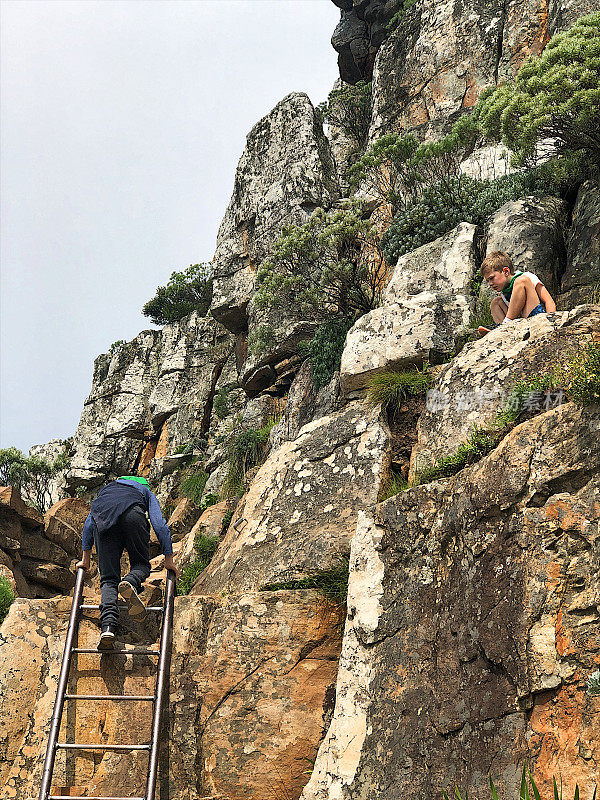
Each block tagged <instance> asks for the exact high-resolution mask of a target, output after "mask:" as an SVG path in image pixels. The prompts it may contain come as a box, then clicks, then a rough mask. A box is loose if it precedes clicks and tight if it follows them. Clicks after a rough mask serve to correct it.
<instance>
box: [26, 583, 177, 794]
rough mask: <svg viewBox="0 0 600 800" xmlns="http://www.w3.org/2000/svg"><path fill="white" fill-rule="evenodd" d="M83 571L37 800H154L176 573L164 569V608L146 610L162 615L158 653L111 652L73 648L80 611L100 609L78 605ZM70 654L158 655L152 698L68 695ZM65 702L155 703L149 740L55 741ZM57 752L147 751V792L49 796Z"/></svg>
mask: <svg viewBox="0 0 600 800" xmlns="http://www.w3.org/2000/svg"><path fill="white" fill-rule="evenodd" d="M84 573H85V570H84V569H83V567H80V568H79V569H78V570H77V580H76V582H75V590H74V593H73V605H72V606H71V616H70V617H69V627H68V628H67V639H66V642H65V649H64V652H63V659H62V665H61V668H60V675H59V679H58V687H57V690H56V700H55V701H54V712H53V714H52V724H51V726H50V736H49V738H48V747H47V749H46V759H45V761H44V771H43V774H42V785H41V788H40V793H39V800H154V796H155V788H156V775H157V771H158V748H159V744H160V727H161V717H162V709H163V702H164V696H165V690H166V687H167V679H168V663H169V658H168V657H169V648H170V643H171V633H172V630H173V607H174V597H175V573H174V572H173V571H172V570H167V580H166V588H165V601H164V605H163V606H149V607H148V609H147V610H148V611H156V612H162V613H163V619H162V625H161V631H160V645H159V649H158V650H150V649H146V648H144V649H142V648H139V649H127V650H126V649H116V648H115V649H114V650H95V649H91V648H81V647H77V646H74V642H76V640H77V632H78V630H79V622H80V620H81V612H82V611H97V610H98V609H99V608H100V606H98V605H86V604H83V603H82V602H81V600H82V596H83V578H84ZM73 653H98V655H111V654H112V655H123V654H128V655H147V656H150V655H152V656H158V670H157V675H156V685H155V690H154V694H153V695H87V694H85V695H84V694H68V693H67V682H68V679H69V670H70V668H71V657H72V655H73ZM65 700H107V701H111V700H114V701H139V700H147V701H149V702H150V701H151V702H152V703H153V704H154V714H153V717H152V737H151V740H150V742H149V743H148V744H128V745H127V744H121V745H119V744H83V743H77V744H66V743H60V742H59V741H58V734H59V730H60V723H61V720H62V712H63V707H64V703H65ZM58 750H106V751H109V750H111V751H119V752H121V751H129V750H147V751H148V753H149V756H150V758H149V762H148V778H147V782H146V793H145V795H144V796H143V797H128V798H126V797H102V798H100V797H89V796H86V797H76V796H74V795H62V794H50V787H51V784H52V774H53V772H54V760H55V758H56V753H57V751H58Z"/></svg>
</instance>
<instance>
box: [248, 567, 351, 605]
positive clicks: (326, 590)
mask: <svg viewBox="0 0 600 800" xmlns="http://www.w3.org/2000/svg"><path fill="white" fill-rule="evenodd" d="M348 573H349V560H348V558H347V557H345V556H340V557H339V559H338V561H337V563H336V564H335V565H334V566H333V567H331V568H330V569H323V570H318V571H317V572H315V573H313V574H312V575H309V576H308V577H306V578H300V579H299V580H295V581H283V582H281V583H270V584H269V585H268V586H264V587H263V588H262V589H261V591H262V592H276V591H278V590H280V589H292V590H293V589H318V590H319V591H321V592H323V594H324V595H325V597H327V598H328V599H329V600H331V601H333V602H334V603H336V604H339V605H343V604H345V603H346V600H347V599H348Z"/></svg>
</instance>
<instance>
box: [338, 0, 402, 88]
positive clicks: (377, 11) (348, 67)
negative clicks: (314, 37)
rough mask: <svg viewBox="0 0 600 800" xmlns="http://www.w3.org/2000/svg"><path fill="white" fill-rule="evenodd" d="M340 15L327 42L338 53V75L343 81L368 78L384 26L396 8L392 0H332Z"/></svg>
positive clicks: (382, 35)
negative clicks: (329, 40) (329, 42)
mask: <svg viewBox="0 0 600 800" xmlns="http://www.w3.org/2000/svg"><path fill="white" fill-rule="evenodd" d="M333 2H334V3H335V5H336V6H339V8H340V9H341V17H340V21H339V23H338V26H337V28H336V29H335V31H334V33H333V36H332V37H331V44H332V45H333V47H334V49H335V50H336V51H337V53H338V65H339V68H340V78H341V79H342V80H343V81H345V82H346V83H356V82H357V81H359V80H366V81H370V80H371V77H372V75H373V64H374V62H375V55H376V53H377V50H378V49H379V46H380V45H381V43H382V42H383V41H384V39H385V38H386V36H387V35H388V32H387V30H386V26H387V25H388V23H389V22H390V20H391V18H392V17H393V15H394V13H395V11H396V10H397V6H398V4H397V3H396V2H395V1H394V0H333Z"/></svg>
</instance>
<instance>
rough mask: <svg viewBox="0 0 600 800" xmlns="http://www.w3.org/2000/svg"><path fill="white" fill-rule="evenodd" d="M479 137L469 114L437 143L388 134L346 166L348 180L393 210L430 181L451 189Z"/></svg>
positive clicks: (423, 189)
mask: <svg viewBox="0 0 600 800" xmlns="http://www.w3.org/2000/svg"><path fill="white" fill-rule="evenodd" d="M480 137H481V131H480V129H479V127H478V125H477V123H476V122H475V121H474V120H472V119H471V117H470V116H465V117H462V118H461V119H460V120H458V122H456V123H455V124H454V125H453V127H452V130H451V132H450V133H449V134H448V135H447V136H444V138H443V139H440V140H439V141H437V142H429V143H427V144H421V145H420V144H419V142H418V141H417V139H416V138H415V137H414V136H412V135H407V136H403V135H401V134H398V133H389V134H387V135H385V136H382V137H381V138H380V139H377V141H375V142H373V144H372V145H371V146H370V147H369V149H368V150H367V152H366V153H365V154H364V155H363V156H362V157H361V158H360V159H359V160H358V161H357V162H356V164H354V165H353V166H352V167H351V168H350V171H349V175H350V182H351V184H352V185H353V186H362V187H363V188H365V189H366V190H367V191H368V192H370V193H371V194H373V195H374V196H375V197H377V198H379V199H380V200H381V201H382V202H385V203H389V204H390V205H391V207H392V213H396V212H397V211H398V210H399V209H401V208H403V207H405V206H406V205H407V204H410V203H411V202H414V200H415V199H416V198H418V197H419V195H420V194H421V193H422V192H423V191H425V190H426V189H427V187H429V186H431V185H432V184H438V185H441V186H445V187H447V189H448V190H449V191H454V189H453V186H454V183H455V181H456V179H457V177H458V176H459V175H460V169H459V168H460V164H461V162H462V161H463V160H464V159H465V158H466V157H467V156H468V155H469V154H470V153H471V152H472V151H473V149H474V148H475V146H476V144H477V141H478V139H479V138H480Z"/></svg>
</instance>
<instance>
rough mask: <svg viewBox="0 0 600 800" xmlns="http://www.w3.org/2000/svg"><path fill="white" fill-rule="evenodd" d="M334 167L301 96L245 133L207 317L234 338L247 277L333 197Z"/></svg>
mask: <svg viewBox="0 0 600 800" xmlns="http://www.w3.org/2000/svg"><path fill="white" fill-rule="evenodd" d="M338 196H339V188H338V186H337V177H336V173H335V165H334V163H333V160H332V158H331V153H330V149H329V144H328V142H327V139H326V138H325V136H324V134H323V131H322V126H321V124H320V122H319V121H318V120H317V119H316V117H315V110H314V108H313V106H312V104H311V102H310V100H309V98H308V97H307V95H305V94H299V93H294V94H290V95H288V96H287V97H285V98H284V99H283V100H282V101H281V102H280V103H278V104H277V106H275V108H274V109H273V111H271V113H270V114H268V115H267V116H266V117H264V118H263V119H262V120H261V121H260V122H258V123H257V124H256V125H255V126H254V128H252V130H251V131H250V133H249V134H248V139H247V143H246V148H245V150H244V153H243V155H242V157H241V159H240V162H239V164H238V168H237V172H236V177H235V184H234V190H233V195H232V197H231V201H230V203H229V206H228V208H227V211H226V212H225V217H224V218H223V221H222V223H221V227H220V228H219V234H218V237H217V249H216V252H215V256H214V261H213V264H214V288H213V301H212V307H211V313H212V314H213V315H214V317H215V319H217V320H218V321H219V322H221V323H222V324H223V325H225V326H226V327H228V328H229V329H230V330H231V331H233V332H234V333H240V332H245V331H246V330H247V329H248V318H247V306H248V303H249V301H250V299H251V298H252V295H253V292H254V281H255V272H256V269H257V267H258V265H259V264H260V262H261V261H262V260H263V259H264V258H265V257H266V256H267V255H268V254H269V253H270V251H271V248H272V245H273V243H274V242H275V240H276V239H277V238H278V236H279V235H280V233H281V229H282V227H283V226H284V225H290V224H302V223H304V222H306V220H307V219H308V217H309V215H310V212H311V211H313V210H314V209H315V208H316V207H317V206H325V207H329V206H331V204H332V203H333V202H334V201H335V200H336V199H337V198H338Z"/></svg>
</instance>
